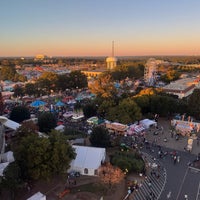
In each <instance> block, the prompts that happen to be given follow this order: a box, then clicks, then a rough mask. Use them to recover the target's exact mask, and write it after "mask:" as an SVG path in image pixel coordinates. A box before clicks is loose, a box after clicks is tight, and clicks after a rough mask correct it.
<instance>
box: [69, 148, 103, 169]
mask: <svg viewBox="0 0 200 200" xmlns="http://www.w3.org/2000/svg"><path fill="white" fill-rule="evenodd" d="M72 147H73V148H75V152H76V154H77V155H76V158H75V160H73V161H72V162H71V166H73V167H81V168H88V169H97V168H98V167H99V166H100V164H101V161H102V159H104V157H103V156H105V152H106V150H105V148H97V147H86V146H76V145H73V146H72Z"/></svg>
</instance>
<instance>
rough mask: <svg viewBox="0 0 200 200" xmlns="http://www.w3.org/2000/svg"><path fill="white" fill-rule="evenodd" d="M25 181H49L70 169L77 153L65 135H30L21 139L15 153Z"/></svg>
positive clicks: (52, 133)
mask: <svg viewBox="0 0 200 200" xmlns="http://www.w3.org/2000/svg"><path fill="white" fill-rule="evenodd" d="M15 158H16V162H17V163H18V164H19V166H20V169H21V173H22V177H23V180H31V179H33V180H40V179H45V180H47V179H49V178H51V177H52V176H53V175H55V174H62V173H63V172H64V171H66V170H67V169H68V168H69V164H70V162H71V160H72V159H74V158H75V152H74V150H73V149H72V147H71V146H70V145H69V144H68V143H67V141H66V138H65V137H64V135H63V134H62V133H60V132H58V131H52V132H51V133H50V134H49V137H48V138H46V137H45V138H44V137H38V136H37V135H35V134H30V135H28V136H26V137H23V138H22V139H21V142H20V143H19V145H18V146H17V148H16V151H15Z"/></svg>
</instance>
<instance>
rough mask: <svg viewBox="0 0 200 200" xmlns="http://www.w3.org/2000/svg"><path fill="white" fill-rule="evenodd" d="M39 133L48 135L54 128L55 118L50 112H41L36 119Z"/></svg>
mask: <svg viewBox="0 0 200 200" xmlns="http://www.w3.org/2000/svg"><path fill="white" fill-rule="evenodd" d="M38 126H39V131H41V132H44V133H48V132H50V131H51V129H54V128H55V127H56V118H55V116H54V115H53V114H52V113H50V112H43V113H41V114H40V115H39V117H38Z"/></svg>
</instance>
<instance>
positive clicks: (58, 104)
mask: <svg viewBox="0 0 200 200" xmlns="http://www.w3.org/2000/svg"><path fill="white" fill-rule="evenodd" d="M64 105H65V104H64V103H63V102H62V101H58V102H57V103H56V104H55V106H64Z"/></svg>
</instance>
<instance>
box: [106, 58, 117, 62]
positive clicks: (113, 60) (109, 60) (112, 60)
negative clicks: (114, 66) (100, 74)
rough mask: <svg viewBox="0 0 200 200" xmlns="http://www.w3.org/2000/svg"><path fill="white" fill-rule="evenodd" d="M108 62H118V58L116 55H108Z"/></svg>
mask: <svg viewBox="0 0 200 200" xmlns="http://www.w3.org/2000/svg"><path fill="white" fill-rule="evenodd" d="M106 62H117V58H116V57H107V58H106Z"/></svg>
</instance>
